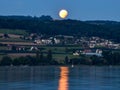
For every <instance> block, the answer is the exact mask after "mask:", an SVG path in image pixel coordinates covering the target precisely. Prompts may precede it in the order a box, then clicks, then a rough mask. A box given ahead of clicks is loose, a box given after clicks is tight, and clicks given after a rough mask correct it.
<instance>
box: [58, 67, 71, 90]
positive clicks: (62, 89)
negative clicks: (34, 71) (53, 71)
mask: <svg viewBox="0 0 120 90" xmlns="http://www.w3.org/2000/svg"><path fill="white" fill-rule="evenodd" d="M68 74H69V68H68V67H60V79H59V86H58V90H68V77H69V76H68Z"/></svg>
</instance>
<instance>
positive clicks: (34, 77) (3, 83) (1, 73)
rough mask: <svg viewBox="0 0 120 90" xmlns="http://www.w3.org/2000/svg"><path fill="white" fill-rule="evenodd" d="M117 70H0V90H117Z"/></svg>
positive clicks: (119, 69)
mask: <svg viewBox="0 0 120 90" xmlns="http://www.w3.org/2000/svg"><path fill="white" fill-rule="evenodd" d="M119 89H120V66H113V67H109V66H102V67H97V66H96V67H95V66H75V67H74V68H71V67H59V66H39V67H0V90H119Z"/></svg>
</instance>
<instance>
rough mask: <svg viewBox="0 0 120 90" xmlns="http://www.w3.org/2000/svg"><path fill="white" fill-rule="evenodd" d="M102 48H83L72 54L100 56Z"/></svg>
mask: <svg viewBox="0 0 120 90" xmlns="http://www.w3.org/2000/svg"><path fill="white" fill-rule="evenodd" d="M102 52H103V51H102V50H100V49H96V50H91V49H85V50H77V51H75V52H74V53H73V55H74V56H79V55H86V56H93V55H95V56H98V57H102Z"/></svg>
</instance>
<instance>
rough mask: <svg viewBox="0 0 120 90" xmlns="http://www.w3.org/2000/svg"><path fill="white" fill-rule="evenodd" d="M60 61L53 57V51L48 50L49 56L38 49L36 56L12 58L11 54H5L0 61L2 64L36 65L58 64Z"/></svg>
mask: <svg viewBox="0 0 120 90" xmlns="http://www.w3.org/2000/svg"><path fill="white" fill-rule="evenodd" d="M57 64H58V63H57V62H56V61H55V60H54V59H53V57H52V51H51V50H48V52H47V56H44V55H43V53H42V52H39V51H37V52H36V56H24V57H23V56H21V57H18V58H15V59H12V58H11V57H9V56H4V57H3V58H2V60H1V61H0V65H1V66H10V65H13V66H21V65H28V66H36V65H57Z"/></svg>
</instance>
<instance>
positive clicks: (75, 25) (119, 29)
mask: <svg viewBox="0 0 120 90" xmlns="http://www.w3.org/2000/svg"><path fill="white" fill-rule="evenodd" d="M0 28H5V29H24V30H26V31H27V32H30V33H33V32H34V33H41V34H46V35H57V34H62V35H76V36H98V37H102V38H108V39H113V40H115V41H117V42H120V23H119V22H113V21H109V22H108V21H78V20H70V19H68V20H53V19H52V18H51V17H50V16H41V17H31V16H0Z"/></svg>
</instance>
